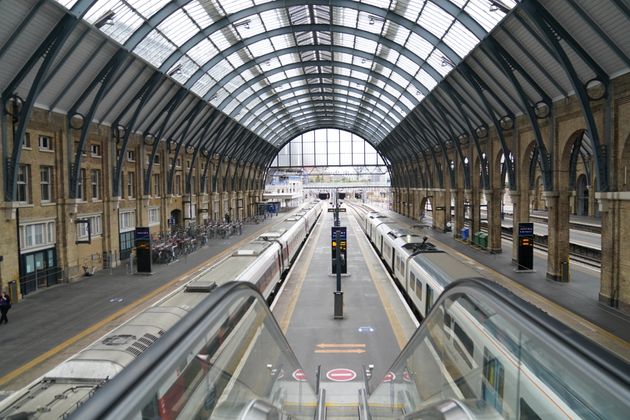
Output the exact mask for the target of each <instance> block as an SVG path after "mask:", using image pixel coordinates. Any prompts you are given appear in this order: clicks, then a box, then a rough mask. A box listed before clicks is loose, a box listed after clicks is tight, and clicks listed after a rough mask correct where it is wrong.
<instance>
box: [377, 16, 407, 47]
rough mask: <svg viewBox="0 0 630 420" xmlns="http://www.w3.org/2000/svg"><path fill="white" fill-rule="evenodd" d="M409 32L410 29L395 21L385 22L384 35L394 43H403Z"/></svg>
mask: <svg viewBox="0 0 630 420" xmlns="http://www.w3.org/2000/svg"><path fill="white" fill-rule="evenodd" d="M410 33H411V31H410V30H409V29H407V28H405V27H402V26H400V25H399V24H397V23H396V22H392V21H391V20H388V21H386V22H385V30H384V31H383V34H384V36H385V38H387V39H390V40H392V41H394V42H395V43H396V44H399V45H404V44H405V42H406V41H407V38H409V34H410Z"/></svg>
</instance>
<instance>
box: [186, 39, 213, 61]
mask: <svg viewBox="0 0 630 420" xmlns="http://www.w3.org/2000/svg"><path fill="white" fill-rule="evenodd" d="M218 53H219V50H217V49H216V48H215V47H214V45H212V42H210V41H209V40H208V39H202V40H201V41H200V42H199V43H198V44H197V45H195V46H194V47H192V48H191V49H190V50H188V55H189V56H190V58H192V59H193V60H194V61H195V63H197V64H199V65H200V66H202V65H203V64H204V63H206V62H207V61H208V60H210V59H211V58H212V57H214V56H215V55H217V54H218Z"/></svg>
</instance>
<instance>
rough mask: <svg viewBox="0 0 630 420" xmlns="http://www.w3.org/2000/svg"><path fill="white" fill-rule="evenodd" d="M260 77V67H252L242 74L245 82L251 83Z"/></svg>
mask: <svg viewBox="0 0 630 420" xmlns="http://www.w3.org/2000/svg"><path fill="white" fill-rule="evenodd" d="M258 76H260V72H259V71H258V67H250V68H248V69H247V70H244V71H242V72H241V77H242V78H243V80H245V81H248V82H249V81H250V80H252V79H254V78H256V77H258Z"/></svg>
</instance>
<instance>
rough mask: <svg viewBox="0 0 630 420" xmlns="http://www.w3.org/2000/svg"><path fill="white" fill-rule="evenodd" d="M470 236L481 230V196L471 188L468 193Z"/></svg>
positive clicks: (475, 189)
mask: <svg viewBox="0 0 630 420" xmlns="http://www.w3.org/2000/svg"><path fill="white" fill-rule="evenodd" d="M468 202H469V203H470V213H471V214H470V219H471V220H470V226H471V229H470V235H471V236H472V235H474V234H475V233H476V232H479V231H480V230H481V207H480V205H481V196H480V194H479V190H478V189H477V188H473V189H472V191H471V192H470V198H469V200H468Z"/></svg>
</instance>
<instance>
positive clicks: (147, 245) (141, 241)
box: [134, 227, 151, 273]
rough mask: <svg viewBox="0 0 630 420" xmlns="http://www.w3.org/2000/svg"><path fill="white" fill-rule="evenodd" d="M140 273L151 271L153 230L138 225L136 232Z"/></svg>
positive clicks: (135, 239) (137, 261) (135, 238)
mask: <svg viewBox="0 0 630 420" xmlns="http://www.w3.org/2000/svg"><path fill="white" fill-rule="evenodd" d="M134 233H135V235H134V242H135V246H136V263H137V270H138V273H150V272H151V232H150V231H149V228H148V227H136V231H135V232H134Z"/></svg>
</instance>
